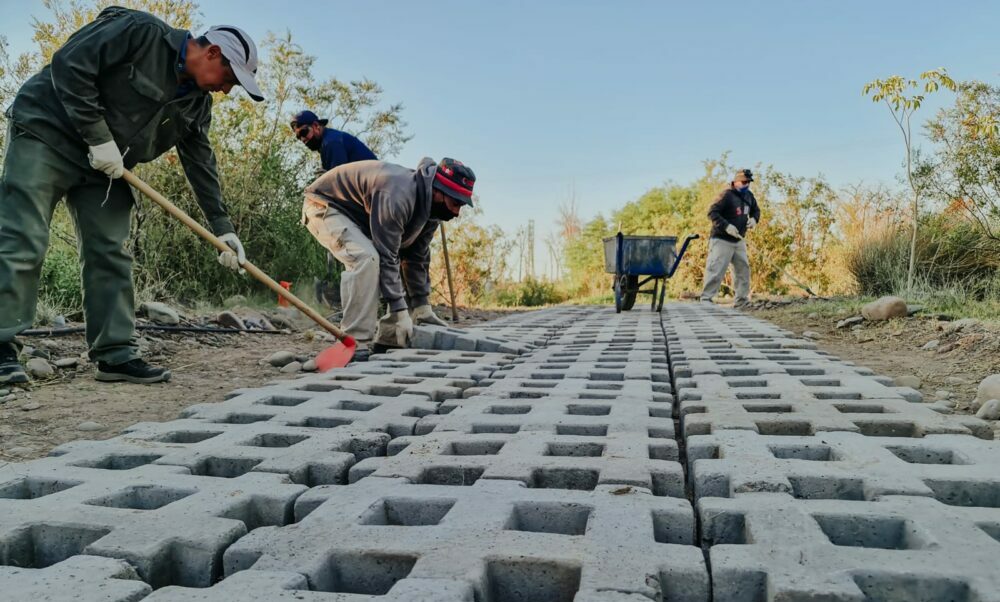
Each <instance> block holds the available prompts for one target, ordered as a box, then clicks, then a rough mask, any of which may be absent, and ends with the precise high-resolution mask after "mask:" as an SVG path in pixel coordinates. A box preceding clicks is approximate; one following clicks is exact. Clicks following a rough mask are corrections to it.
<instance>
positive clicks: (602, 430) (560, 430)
mask: <svg viewBox="0 0 1000 602" xmlns="http://www.w3.org/2000/svg"><path fill="white" fill-rule="evenodd" d="M556 434H557V435H581V436H584V437H605V436H607V434H608V425H606V424H557V425H556Z"/></svg>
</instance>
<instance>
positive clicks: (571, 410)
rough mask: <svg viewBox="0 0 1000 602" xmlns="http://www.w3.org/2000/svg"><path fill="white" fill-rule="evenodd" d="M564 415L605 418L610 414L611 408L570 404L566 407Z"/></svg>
mask: <svg viewBox="0 0 1000 602" xmlns="http://www.w3.org/2000/svg"><path fill="white" fill-rule="evenodd" d="M566 413H567V414H572V415H574V416H607V415H608V414H610V413H611V406H598V405H589V404H587V405H583V404H570V405H568V406H566Z"/></svg>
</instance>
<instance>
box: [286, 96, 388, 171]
mask: <svg viewBox="0 0 1000 602" xmlns="http://www.w3.org/2000/svg"><path fill="white" fill-rule="evenodd" d="M328 121H329V120H327V119H320V118H319V117H317V116H316V113H313V112H312V111H301V112H299V113H298V114H297V115H296V116H295V117H294V118H293V119H292V130H293V131H294V132H295V137H296V138H298V139H299V140H301V141H302V143H303V144H305V145H306V146H308V147H309V149H310V150H314V151H317V152H318V153H319V156H320V161H321V162H322V163H323V172H324V173H325V172H327V171H330V170H331V169H333V168H334V167H337V166H338V165H343V164H344V163H353V162H354V161H367V160H369V159H378V157H376V156H375V153H373V152H372V151H371V149H369V148H368V147H367V146H365V143H364V142H362V141H360V140H358V139H357V138H355V137H354V136H352V135H350V134H348V133H347V132H341V131H340V130H335V129H333V128H328V127H326V124H327V123H328Z"/></svg>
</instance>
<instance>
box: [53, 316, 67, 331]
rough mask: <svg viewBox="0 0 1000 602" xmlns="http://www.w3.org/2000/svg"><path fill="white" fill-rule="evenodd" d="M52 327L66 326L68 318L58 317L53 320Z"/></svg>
mask: <svg viewBox="0 0 1000 602" xmlns="http://www.w3.org/2000/svg"><path fill="white" fill-rule="evenodd" d="M52 325H53V326H55V327H56V328H62V327H63V326H66V316H56V317H54V318H52Z"/></svg>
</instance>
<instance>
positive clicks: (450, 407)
mask: <svg viewBox="0 0 1000 602" xmlns="http://www.w3.org/2000/svg"><path fill="white" fill-rule="evenodd" d="M440 409H441V412H442V413H441V414H433V415H429V416H424V417H423V418H421V419H420V421H419V422H418V423H417V426H416V428H415V429H414V434H416V435H424V434H427V433H430V432H431V431H434V432H441V431H459V432H463V433H516V432H523V431H541V432H547V433H552V434H557V435H588V436H595V437H603V436H606V435H609V434H628V435H631V436H638V437H640V438H645V437H646V436H648V437H652V438H656V439H673V438H674V422H673V418H672V416H673V405H672V404H671V403H669V402H642V401H616V400H611V401H605V400H589V399H588V400H581V399H577V398H574V397H570V396H565V397H543V398H541V399H515V398H505V397H498V398H494V397H492V396H491V395H486V394H484V395H480V396H477V397H471V398H469V399H462V400H453V401H449V402H445V403H442V404H441V408H440Z"/></svg>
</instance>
